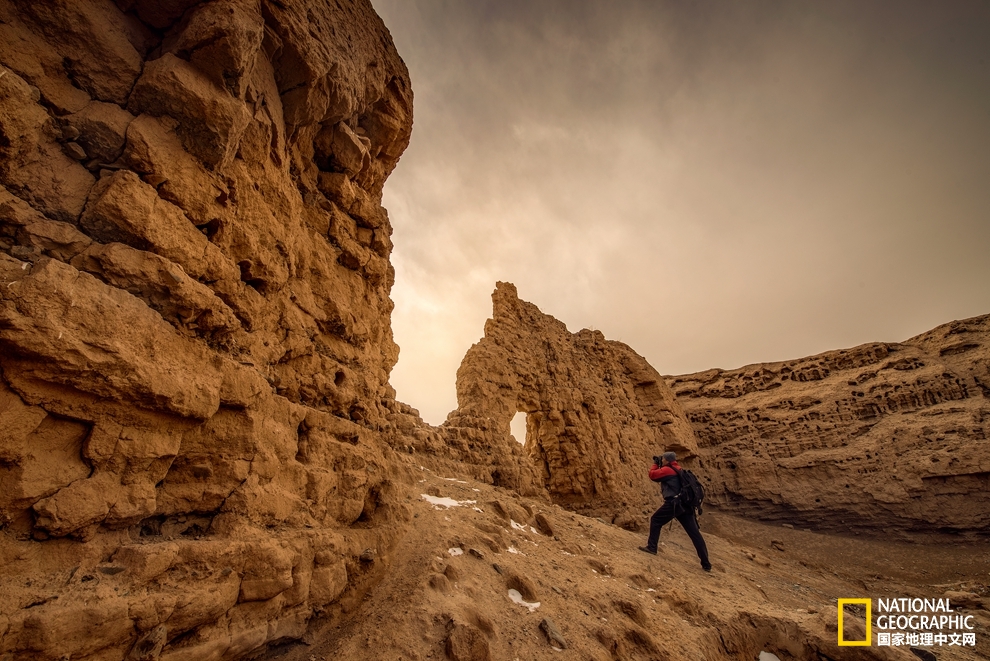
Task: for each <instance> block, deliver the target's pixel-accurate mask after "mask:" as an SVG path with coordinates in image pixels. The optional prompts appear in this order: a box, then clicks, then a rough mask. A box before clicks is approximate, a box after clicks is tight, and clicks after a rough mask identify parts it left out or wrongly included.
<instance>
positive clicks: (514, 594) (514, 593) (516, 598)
mask: <svg viewBox="0 0 990 661" xmlns="http://www.w3.org/2000/svg"><path fill="white" fill-rule="evenodd" d="M509 599H511V600H512V601H513V602H515V603H517V604H519V605H520V606H525V607H526V608H528V609H529V612H530V613H532V612H533V611H535V610H536V609H537V608H539V607H540V602H538V601H534V602H529V601H526V600H525V599H523V598H522V595H521V594H519V590H509ZM778 661H779V660H778Z"/></svg>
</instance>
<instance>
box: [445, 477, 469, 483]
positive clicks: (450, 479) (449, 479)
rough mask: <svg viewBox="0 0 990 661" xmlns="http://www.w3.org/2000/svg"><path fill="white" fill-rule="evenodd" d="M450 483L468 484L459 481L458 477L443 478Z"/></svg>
mask: <svg viewBox="0 0 990 661" xmlns="http://www.w3.org/2000/svg"><path fill="white" fill-rule="evenodd" d="M443 479H445V480H446V481H448V482H460V483H461V484H467V482H465V481H464V480H458V479H457V478H456V477H445V478H443Z"/></svg>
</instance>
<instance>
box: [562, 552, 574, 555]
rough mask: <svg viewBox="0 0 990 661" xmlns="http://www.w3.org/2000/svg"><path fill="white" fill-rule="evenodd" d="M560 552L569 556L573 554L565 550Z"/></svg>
mask: <svg viewBox="0 0 990 661" xmlns="http://www.w3.org/2000/svg"><path fill="white" fill-rule="evenodd" d="M561 553H563V554H564V555H570V556H573V555H574V554H573V553H568V552H567V551H561Z"/></svg>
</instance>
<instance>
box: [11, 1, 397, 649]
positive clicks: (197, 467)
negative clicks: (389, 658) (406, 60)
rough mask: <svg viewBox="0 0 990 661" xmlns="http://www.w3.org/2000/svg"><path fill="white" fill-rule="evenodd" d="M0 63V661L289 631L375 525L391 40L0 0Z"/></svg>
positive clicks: (332, 15) (383, 532) (388, 347)
mask: <svg viewBox="0 0 990 661" xmlns="http://www.w3.org/2000/svg"><path fill="white" fill-rule="evenodd" d="M0 65H2V66H0V566H2V567H3V568H4V569H3V579H4V580H3V582H2V586H0V641H2V642H0V657H2V658H4V659H29V658H30V659H62V658H68V657H69V656H71V658H73V659H97V658H99V659H121V658H124V656H126V655H128V654H131V657H129V658H142V659H144V658H158V657H159V656H160V657H161V658H163V659H176V660H177V659H193V658H195V659H201V658H214V659H220V658H223V659H227V658H235V657H237V656H239V655H242V654H245V653H247V652H249V651H251V650H252V649H256V648H258V647H259V646H261V645H264V644H265V643H266V642H270V641H273V640H281V639H288V638H298V637H299V636H301V635H302V633H303V632H304V631H305V627H306V623H307V621H308V619H309V618H310V617H311V616H312V615H313V613H314V612H317V611H319V610H321V609H324V608H326V607H327V606H328V605H330V604H331V603H333V602H334V601H335V600H336V599H338V597H339V596H340V595H341V594H342V593H344V592H345V591H346V589H347V588H348V586H353V585H356V584H357V583H359V582H360V581H361V580H362V576H364V575H365V574H366V573H367V570H368V568H369V567H370V566H371V564H373V563H372V562H370V561H369V558H372V557H373V553H372V554H371V555H369V554H368V553H365V551H366V550H367V549H372V550H374V549H377V548H380V547H383V546H387V545H388V544H389V543H390V536H391V535H393V534H394V530H393V529H392V528H390V527H389V526H388V525H386V524H388V522H390V521H393V520H394V519H395V517H396V516H397V513H396V511H394V510H393V509H392V508H391V506H390V505H389V498H388V494H389V490H390V477H389V468H388V462H387V461H386V453H387V452H389V450H388V448H387V446H385V445H384V444H382V443H381V442H380V436H379V434H378V431H377V430H379V429H380V428H381V427H382V426H383V425H385V424H386V421H385V414H386V413H387V410H386V409H385V408H384V407H383V404H382V402H383V400H384V401H385V402H386V403H387V402H388V401H389V398H390V397H392V396H393V395H394V393H393V392H392V390H391V388H390V387H389V386H388V373H389V371H390V369H391V367H392V365H393V364H394V363H395V360H396V357H397V348H396V346H395V344H394V343H393V341H392V335H391V330H390V324H389V316H390V311H391V308H392V303H391V301H390V300H389V297H388V294H389V290H390V287H391V284H392V280H393V271H392V268H391V266H390V264H389V254H390V251H391V247H392V246H391V242H390V238H389V237H390V234H391V227H390V225H389V220H388V216H387V215H386V213H385V210H384V209H382V207H381V205H380V200H381V191H382V186H383V184H384V181H385V178H386V176H387V175H388V174H389V172H390V171H391V170H392V169H393V168H394V166H395V164H396V162H397V160H398V158H399V156H400V154H401V153H402V151H403V149H404V148H405V146H406V145H407V143H408V140H409V135H410V131H411V125H412V92H411V90H410V84H409V79H408V74H407V72H406V69H405V66H404V64H403V63H402V61H401V59H400V58H399V56H398V55H397V53H396V52H395V49H394V47H393V46H392V43H391V39H390V37H389V34H388V31H387V30H386V29H385V27H384V25H383V24H382V22H381V20H380V19H379V18H378V17H377V15H376V14H375V13H374V11H373V9H372V7H371V5H370V3H369V2H367V1H366V0H341V1H338V2H335V3H332V4H331V3H325V2H315V1H309V2H307V1H305V0H300V1H294V2H276V1H274V0H270V1H269V0H212V1H200V0H176V1H172V2H143V1H138V2H134V1H133V0H117V2H111V1H109V0H72V1H69V0H55V1H52V2H15V1H12V0H2V1H0ZM362 555H363V556H364V558H365V559H364V560H361V556H362ZM135 643H137V644H136V645H135Z"/></svg>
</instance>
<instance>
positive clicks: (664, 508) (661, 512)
mask: <svg viewBox="0 0 990 661" xmlns="http://www.w3.org/2000/svg"><path fill="white" fill-rule="evenodd" d="M653 459H654V463H653V467H652V468H651V469H650V479H651V480H653V481H654V482H659V483H660V492H661V493H662V494H663V505H661V506H660V509H658V510H657V511H656V512H654V513H653V516H652V517H650V537H649V539H648V540H647V541H646V546H640V547H639V550H640V551H645V552H646V553H652V554H653V555H656V554H657V544H658V543H659V542H660V529H661V528H663V527H664V526H665V525H666V524H667V523H668V522H669V521H671V520H672V519H677V520H678V521H680V523H681V526H682V527H683V528H684V531H685V532H686V533H687V534H688V537H690V538H691V541H692V542H694V549H695V550H696V551H697V552H698V558H700V559H701V567H702V568H703V569H704V570H705V571H711V570H712V563H710V562H709V561H708V547H707V546H706V545H705V538H704V537H702V536H701V531H700V530H699V529H698V519H696V518H695V516H694V508H693V507H685V506H684V505H681V504H680V503H679V502H678V498H677V494H679V493H680V492H681V475H680V471H681V467H680V465H679V464H678V463H677V455H676V454H674V453H673V452H664V453H663V456H661V457H654V458H653ZM657 459H659V460H660V461H659V462H657V461H656V460H657Z"/></svg>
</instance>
